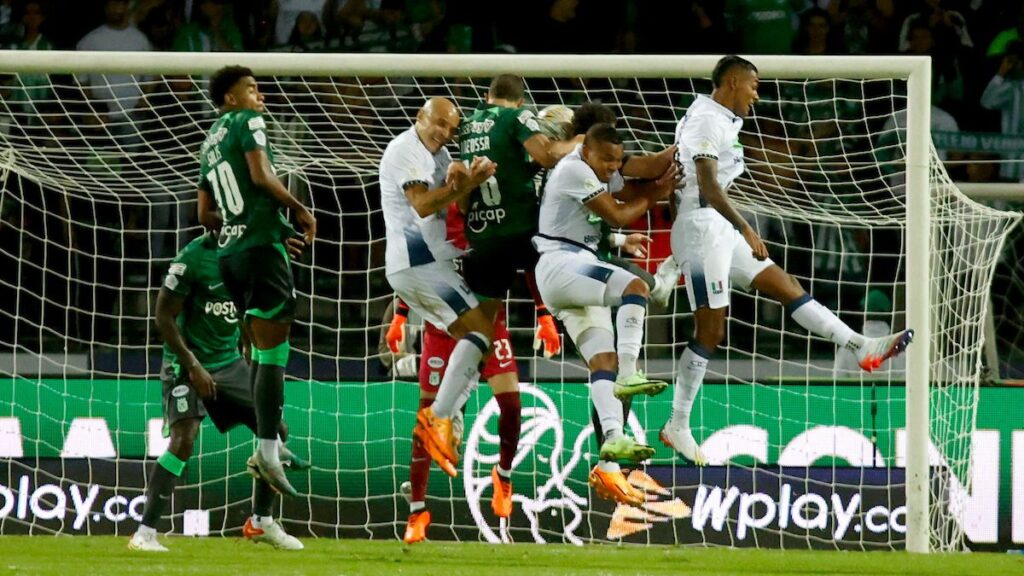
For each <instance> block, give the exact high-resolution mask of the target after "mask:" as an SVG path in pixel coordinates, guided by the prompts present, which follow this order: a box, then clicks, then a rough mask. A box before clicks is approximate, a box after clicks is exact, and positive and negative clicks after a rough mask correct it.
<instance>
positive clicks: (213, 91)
mask: <svg viewBox="0 0 1024 576" xmlns="http://www.w3.org/2000/svg"><path fill="white" fill-rule="evenodd" d="M210 100H212V101H213V103H214V104H215V105H216V106H217V107H218V108H220V109H222V110H253V111H255V112H263V111H264V110H265V109H266V107H265V106H264V105H263V94H260V90H259V87H258V86H257V85H256V77H255V76H253V74H252V70H250V69H248V68H246V67H245V66H225V67H223V68H221V69H220V70H217V71H216V72H214V73H213V77H212V78H210Z"/></svg>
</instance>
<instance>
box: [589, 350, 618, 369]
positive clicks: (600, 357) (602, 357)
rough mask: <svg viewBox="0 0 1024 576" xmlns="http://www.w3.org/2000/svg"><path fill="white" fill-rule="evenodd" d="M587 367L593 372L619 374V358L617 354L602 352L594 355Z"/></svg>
mask: <svg viewBox="0 0 1024 576" xmlns="http://www.w3.org/2000/svg"><path fill="white" fill-rule="evenodd" d="M587 366H588V367H589V368H590V371H591V372H598V371H608V372H617V371H618V370H619V358H618V356H617V355H616V354H615V352H601V353H598V354H594V355H593V356H592V357H591V358H590V360H589V361H588V362H587Z"/></svg>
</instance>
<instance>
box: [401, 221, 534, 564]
mask: <svg viewBox="0 0 1024 576" xmlns="http://www.w3.org/2000/svg"><path fill="white" fill-rule="evenodd" d="M446 227H447V237H448V239H449V241H450V242H452V244H454V245H455V246H456V247H457V248H459V249H465V247H466V237H465V234H464V227H465V218H464V216H463V215H462V213H461V212H459V209H458V207H457V206H455V205H454V204H453V205H452V206H449V208H448V213H447V217H446ZM408 314H409V307H408V305H406V304H405V303H404V302H402V301H401V300H398V301H397V302H396V304H395V313H394V317H393V318H392V319H391V320H390V323H389V325H388V330H387V332H386V333H385V335H384V340H385V342H386V346H387V349H388V350H389V351H390V352H392V353H393V354H399V353H400V352H402V351H403V349H404V348H405V347H406V346H407V345H408V344H409V342H408V341H407V339H406V337H405V335H406V332H407V330H406V323H407V319H408ZM456 344H457V342H456V340H455V339H453V338H452V337H451V336H449V335H448V334H447V333H446V332H444V331H443V330H440V329H438V328H437V327H435V326H434V325H432V324H430V323H429V322H426V323H424V326H423V339H422V348H421V353H420V362H419V373H418V376H419V384H420V409H423V408H425V407H427V406H430V404H431V403H432V402H433V400H434V398H435V397H436V396H437V390H438V386H439V385H440V382H441V379H442V378H444V374H445V369H446V368H447V366H448V360H449V356H450V355H451V353H452V351H453V350H454V348H455V345H456ZM492 348H493V350H492V353H491V354H490V356H488V357H487V359H486V361H485V363H484V367H483V370H481V372H480V377H481V378H483V379H484V380H485V381H486V382H487V384H488V385H489V386H490V387H491V390H492V391H493V393H494V399H495V401H496V402H497V403H498V408H499V415H498V442H499V446H500V447H499V455H498V464H497V465H496V466H495V467H494V468H493V469H492V470H491V484H492V486H493V495H492V497H491V510H493V511H494V514H495V515H496V516H498V517H499V518H508V517H509V516H511V515H512V483H511V481H510V480H507V479H504V478H501V477H500V476H498V468H499V467H501V468H503V469H506V470H511V469H512V462H513V461H514V460H515V456H516V449H517V448H518V445H519V428H520V412H521V409H522V406H521V403H520V399H519V373H518V367H517V366H516V360H515V352H514V351H513V349H512V343H511V341H510V340H509V334H508V328H507V326H506V324H505V314H504V311H499V313H498V318H497V320H496V321H495V323H494V344H493V346H492ZM475 388H476V386H475V385H471V386H470V387H469V388H467V389H466V391H465V392H464V393H463V394H462V396H461V397H460V398H459V400H458V401H457V402H456V404H455V407H454V410H453V414H452V417H453V418H452V421H453V426H452V428H453V431H452V436H453V440H454V442H455V444H456V445H458V444H460V443H461V440H462V413H461V410H462V407H463V406H464V405H465V403H466V401H467V400H468V399H469V397H470V394H471V393H472V391H473V390H474V389H475ZM430 462H431V459H430V456H429V454H428V453H427V450H426V448H425V447H424V446H423V443H422V442H421V441H420V440H419V438H417V437H415V436H414V437H413V445H412V458H411V459H410V462H409V482H408V498H409V521H408V523H407V525H406V528H405V535H404V536H403V540H405V542H407V543H410V544H412V543H415V542H420V541H422V540H423V539H425V538H426V533H427V528H428V527H429V526H430V521H431V515H430V511H429V510H428V509H427V507H426V494H427V480H428V478H429V476H430ZM446 471H447V472H449V473H450V472H451V470H446ZM403 488H404V485H403Z"/></svg>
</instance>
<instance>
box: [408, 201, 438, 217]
mask: <svg viewBox="0 0 1024 576" xmlns="http://www.w3.org/2000/svg"><path fill="white" fill-rule="evenodd" d="M431 208H432V206H430V204H429V203H428V202H425V201H423V200H414V201H413V202H412V209H413V210H414V211H415V212H416V215H417V216H419V217H420V218H426V217H427V216H430V215H431V214H433V213H434V212H436V211H437V210H432V209H431Z"/></svg>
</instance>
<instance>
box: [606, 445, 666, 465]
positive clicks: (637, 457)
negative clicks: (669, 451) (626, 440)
mask: <svg viewBox="0 0 1024 576" xmlns="http://www.w3.org/2000/svg"><path fill="white" fill-rule="evenodd" d="M598 456H599V457H600V458H601V460H629V461H630V462H634V463H636V462H643V461H644V460H647V459H649V458H651V457H652V456H654V448H651V447H650V446H644V445H642V444H640V445H637V446H636V447H635V448H633V449H632V450H628V451H626V452H622V453H619V452H613V451H611V450H607V451H605V450H601V451H600V452H599V453H598Z"/></svg>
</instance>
